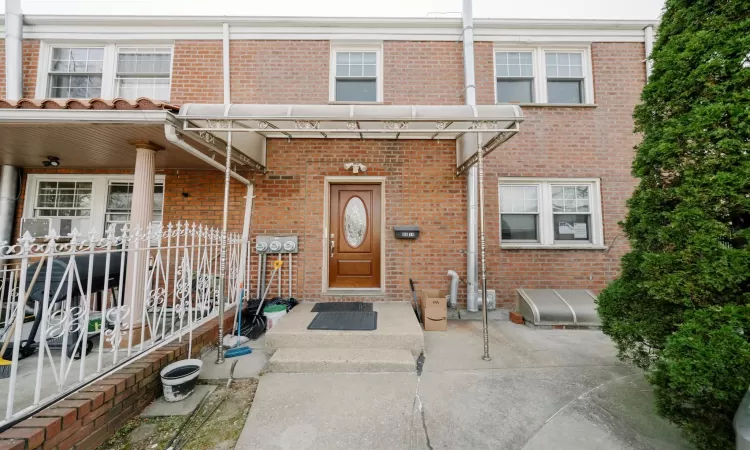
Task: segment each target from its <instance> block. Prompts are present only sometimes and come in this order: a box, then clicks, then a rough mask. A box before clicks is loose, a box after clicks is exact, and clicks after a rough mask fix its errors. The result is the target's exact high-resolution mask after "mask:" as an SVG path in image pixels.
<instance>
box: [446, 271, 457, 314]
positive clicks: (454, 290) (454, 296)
mask: <svg viewBox="0 0 750 450" xmlns="http://www.w3.org/2000/svg"><path fill="white" fill-rule="evenodd" d="M448 276H449V277H451V292H450V297H448V303H450V306H451V308H455V307H456V304H457V303H458V274H457V273H456V272H455V271H454V270H449V271H448Z"/></svg>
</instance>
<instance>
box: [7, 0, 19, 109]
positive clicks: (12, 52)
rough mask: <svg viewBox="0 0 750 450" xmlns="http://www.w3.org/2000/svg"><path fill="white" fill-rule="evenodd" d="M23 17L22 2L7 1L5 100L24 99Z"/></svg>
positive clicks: (17, 0) (16, 0) (15, 0)
mask: <svg viewBox="0 0 750 450" xmlns="http://www.w3.org/2000/svg"><path fill="white" fill-rule="evenodd" d="M22 43H23V15H22V14H21V0H5V98H7V99H8V100H20V99H21V98H22V97H23V59H22V58H23V55H22Z"/></svg>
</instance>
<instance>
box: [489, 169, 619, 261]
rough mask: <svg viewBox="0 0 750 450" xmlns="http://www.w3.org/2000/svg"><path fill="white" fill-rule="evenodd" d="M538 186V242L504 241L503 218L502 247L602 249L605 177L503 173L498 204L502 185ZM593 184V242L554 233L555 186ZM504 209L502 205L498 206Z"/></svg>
mask: <svg viewBox="0 0 750 450" xmlns="http://www.w3.org/2000/svg"><path fill="white" fill-rule="evenodd" d="M532 185H533V186H537V192H538V196H539V201H538V205H539V221H538V223H539V225H538V226H539V230H538V236H539V241H538V242H529V241H515V240H513V241H505V242H503V241H502V220H498V222H499V223H498V227H499V231H500V234H499V236H500V237H501V238H500V247H501V248H505V249H514V248H515V249H571V250H602V249H605V248H606V247H605V245H604V229H603V219H602V194H601V180H600V179H599V178H526V177H502V178H499V180H498V189H497V193H498V206H499V205H500V195H501V193H500V191H501V189H500V188H501V187H502V186H532ZM553 185H554V186H580V185H588V186H589V210H590V215H591V229H590V233H591V239H590V241H589V242H575V241H557V242H555V233H554V231H555V230H554V214H553V213H552V186H553ZM498 213H499V214H501V213H500V208H498Z"/></svg>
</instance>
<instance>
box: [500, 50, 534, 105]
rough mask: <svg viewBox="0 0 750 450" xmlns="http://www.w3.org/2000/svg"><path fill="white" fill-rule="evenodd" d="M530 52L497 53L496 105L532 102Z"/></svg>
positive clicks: (532, 69)
mask: <svg viewBox="0 0 750 450" xmlns="http://www.w3.org/2000/svg"><path fill="white" fill-rule="evenodd" d="M533 59H534V58H533V53H532V52H497V53H496V54H495V75H496V77H497V80H496V83H497V102H498V103H533V102H534V64H533Z"/></svg>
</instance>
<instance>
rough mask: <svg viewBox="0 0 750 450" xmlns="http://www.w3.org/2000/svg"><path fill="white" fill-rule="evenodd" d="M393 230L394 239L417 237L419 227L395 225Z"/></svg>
mask: <svg viewBox="0 0 750 450" xmlns="http://www.w3.org/2000/svg"><path fill="white" fill-rule="evenodd" d="M393 232H394V233H395V234H396V239H416V238H418V237H419V227H418V226H416V225H406V226H395V227H393Z"/></svg>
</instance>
